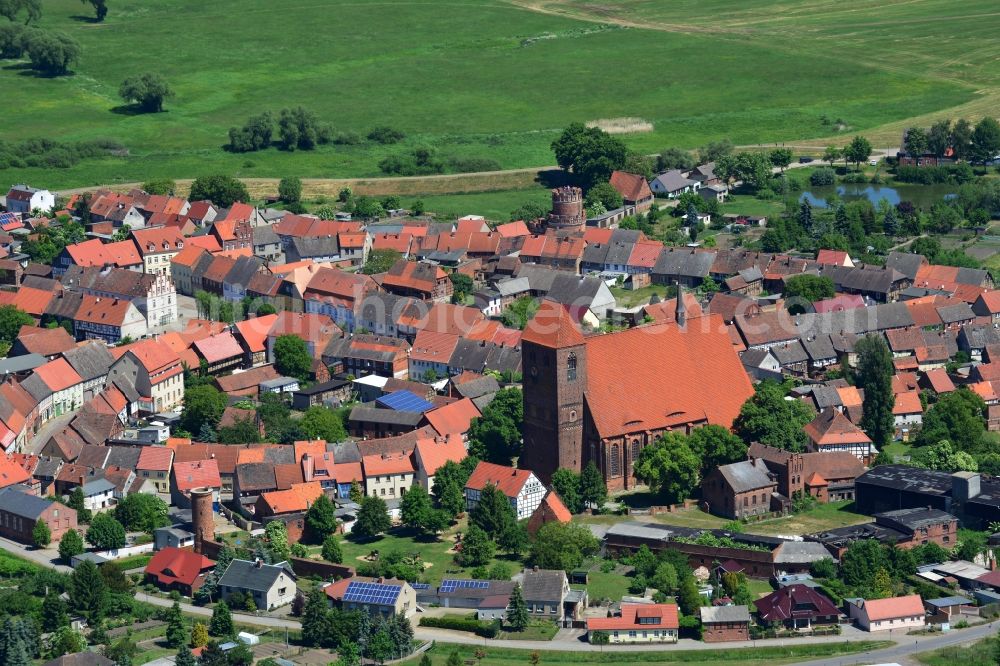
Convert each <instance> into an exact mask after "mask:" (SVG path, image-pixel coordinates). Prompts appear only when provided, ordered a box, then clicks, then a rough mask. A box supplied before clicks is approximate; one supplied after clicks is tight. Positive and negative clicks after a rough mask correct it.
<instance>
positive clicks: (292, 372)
mask: <svg viewBox="0 0 1000 666" xmlns="http://www.w3.org/2000/svg"><path fill="white" fill-rule="evenodd" d="M312 362H313V359H312V356H310V355H309V348H308V347H307V346H306V341H305V340H303V339H302V338H300V337H299V336H297V335H282V336H279V337H278V339H277V340H275V341H274V367H275V369H276V370H277V371H278V372H280V373H281V374H282V375H285V376H287V377H298V378H299V379H302V380H305V379H308V378H309V371H310V370H311V369H312ZM333 441H336V440H333Z"/></svg>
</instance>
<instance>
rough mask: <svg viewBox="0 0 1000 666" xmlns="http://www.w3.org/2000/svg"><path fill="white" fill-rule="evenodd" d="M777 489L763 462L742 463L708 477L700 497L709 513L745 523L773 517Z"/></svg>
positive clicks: (727, 466)
mask: <svg viewBox="0 0 1000 666" xmlns="http://www.w3.org/2000/svg"><path fill="white" fill-rule="evenodd" d="M777 487H778V484H777V482H776V481H775V480H774V478H773V477H772V476H771V474H770V473H769V472H768V469H767V465H765V464H764V461H763V460H742V461H740V462H738V463H732V464H731V465H720V466H719V467H716V468H715V469H713V470H712V471H711V472H709V473H708V474H706V475H705V478H704V479H703V480H702V482H701V496H702V499H703V501H704V503H705V505H706V506H707V508H708V510H709V511H710V512H712V513H714V514H717V515H720V516H725V517H726V518H733V519H736V520H743V519H744V518H750V517H751V516H762V515H764V514H767V513H770V512H771V506H772V501H771V500H772V495H773V494H774V492H775V490H776V489H777Z"/></svg>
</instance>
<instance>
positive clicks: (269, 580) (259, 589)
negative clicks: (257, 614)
mask: <svg viewBox="0 0 1000 666" xmlns="http://www.w3.org/2000/svg"><path fill="white" fill-rule="evenodd" d="M295 580H296V577H295V574H294V573H292V569H291V567H290V566H289V565H288V563H287V562H279V563H278V564H264V563H263V562H262V561H261V560H256V561H254V562H249V561H247V560H233V561H232V562H230V563H229V567H228V568H227V569H226V573H224V574H222V577H221V578H220V579H219V593H220V594H221V595H222V598H223V599H226V600H228V599H229V597H231V596H232V595H233V594H234V593H236V592H242V593H243V594H245V595H247V596H248V597H252V598H253V601H254V604H256V606H257V608H259V609H260V610H273V609H275V608H280V607H281V606H285V605H288V604H290V603H292V600H294V599H295V593H296V592H298V587H296V585H295Z"/></svg>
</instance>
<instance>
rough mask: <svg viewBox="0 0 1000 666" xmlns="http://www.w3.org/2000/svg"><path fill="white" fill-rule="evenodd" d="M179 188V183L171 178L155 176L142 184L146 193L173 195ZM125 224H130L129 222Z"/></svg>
mask: <svg viewBox="0 0 1000 666" xmlns="http://www.w3.org/2000/svg"><path fill="white" fill-rule="evenodd" d="M176 189H177V183H175V182H174V181H172V180H170V179H169V178H154V179H152V180H147V181H146V182H145V183H143V184H142V191H143V192H145V193H146V194H161V195H169V196H173V194H174V191H175V190H176ZM124 226H126V227H127V226H128V225H127V224H126V225H124Z"/></svg>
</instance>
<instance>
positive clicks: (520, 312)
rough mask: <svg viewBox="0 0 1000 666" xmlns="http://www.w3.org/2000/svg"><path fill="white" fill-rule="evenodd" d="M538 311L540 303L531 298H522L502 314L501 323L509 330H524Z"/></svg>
mask: <svg viewBox="0 0 1000 666" xmlns="http://www.w3.org/2000/svg"><path fill="white" fill-rule="evenodd" d="M537 311H538V301H537V300H536V299H534V298H532V297H531V296H521V297H520V298H518V299H516V300H515V301H514V302H513V303H511V304H510V305H508V306H507V309H506V310H504V311H503V312H502V313H501V314H500V321H502V322H503V324H504V326H507V327H509V328H517V329H520V330H524V327H525V326H527V325H528V322H529V321H531V318H532V317H534V316H535V312H537Z"/></svg>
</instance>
